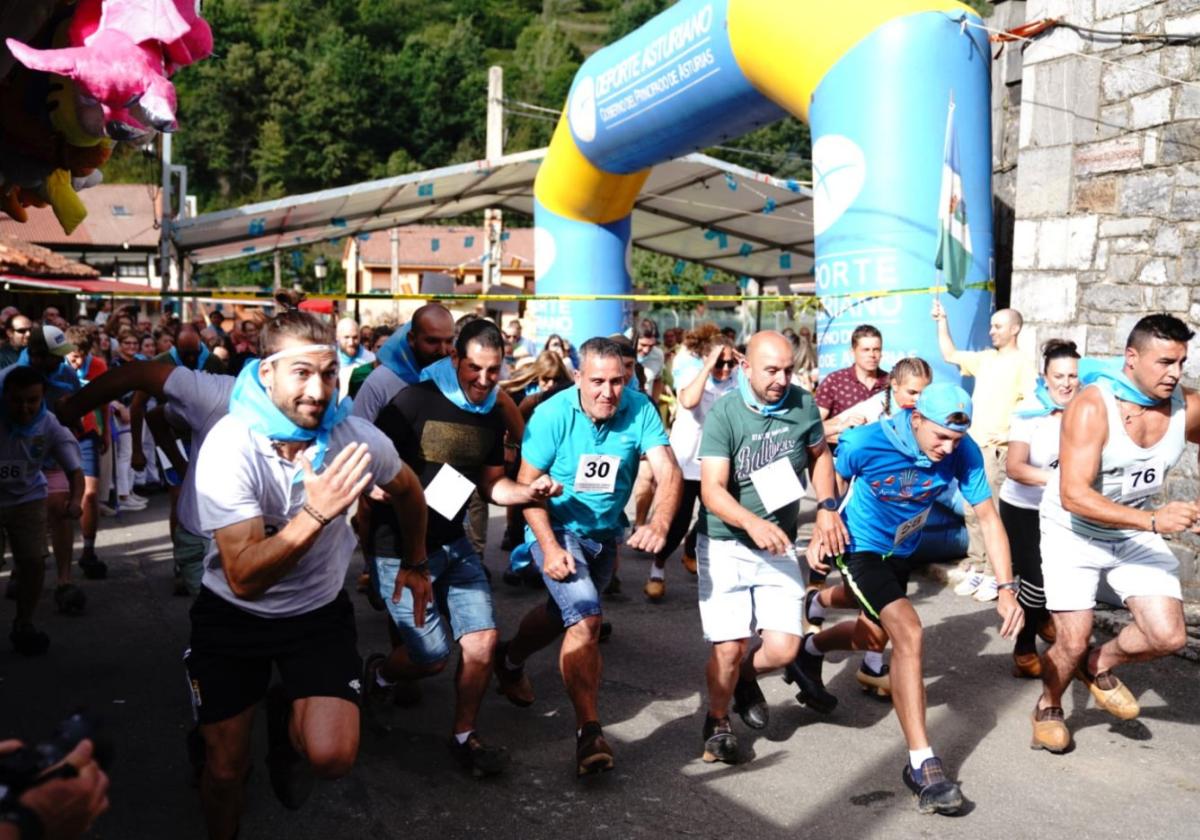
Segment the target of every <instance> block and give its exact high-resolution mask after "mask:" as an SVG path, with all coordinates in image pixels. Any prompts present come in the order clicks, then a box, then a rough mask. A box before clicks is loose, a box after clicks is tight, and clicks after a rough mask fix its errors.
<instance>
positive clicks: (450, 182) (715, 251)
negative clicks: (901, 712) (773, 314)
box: [171, 149, 813, 294]
mask: <svg viewBox="0 0 1200 840" xmlns="http://www.w3.org/2000/svg"><path fill="white" fill-rule="evenodd" d="M545 154H546V150H545V149H534V150H530V151H527V152H520V153H517V154H512V155H506V156H504V157H502V158H500V159H498V160H493V161H487V160H482V161H475V162H473V163H464V164H458V165H455V166H447V167H443V168H441V169H431V170H427V171H424V172H414V173H411V174H408V175H399V176H396V177H393V178H384V179H381V180H377V181H368V182H365V183H361V184H354V185H352V186H348V187H337V188H335V189H329V190H322V191H320V192H315V193H308V194H306V195H296V196H289V197H287V198H282V199H278V200H275V201H265V202H260V203H258V204H248V205H245V206H242V207H236V208H233V209H230V210H222V211H219V212H216V213H206V214H204V215H201V216H196V217H193V218H189V219H183V220H179V221H176V222H174V223H172V225H171V237H172V240H173V242H174V245H175V248H176V250H177V252H178V254H179V256H180V258H181V259H184V260H188V261H190V262H191V263H192V264H193V265H207V264H212V263H218V262H223V261H225V260H232V259H239V258H243V257H248V256H251V255H254V254H259V255H262V254H270V253H271V252H274V251H280V250H284V249H288V250H290V249H294V248H296V247H298V246H302V245H307V244H311V243H314V242H320V241H323V240H330V239H337V238H339V237H343V236H355V235H358V234H363V233H370V232H373V231H378V230H386V229H389V228H393V227H398V226H402V225H408V224H417V223H428V222H431V221H436V220H439V219H450V218H455V217H459V216H462V215H465V214H468V213H473V212H477V211H482V210H484V209H486V208H489V207H496V208H501V209H505V210H512V211H516V212H519V213H523V214H525V215H528V216H532V215H533V182H534V178H535V177H536V176H537V170H538V167H539V166H540V165H541V162H542V159H543V158H544V157H545ZM633 241H634V244H635V245H637V246H639V247H641V248H645V249H647V250H650V251H655V252H658V253H661V254H666V255H668V256H672V257H676V258H678V259H683V260H688V261H691V262H695V263H698V264H700V265H703V266H707V267H709V268H714V269H718V270H720V271H725V272H728V273H730V274H732V275H734V276H745V277H750V278H753V279H754V280H757V281H759V282H760V283H762V284H763V285H764V286H766V287H774V288H776V289H778V290H779V291H781V292H783V293H785V294H786V293H811V292H812V282H811V279H812V267H813V226H812V192H811V190H809V189H808V188H806V187H804V186H802V185H800V184H799V183H797V182H795V181H783V180H780V179H778V178H773V177H771V176H769V175H764V174H762V173H759V172H754V171H752V170H749V169H744V168H742V167H740V166H734V165H733V164H730V163H725V162H724V161H720V160H717V159H715V158H711V157H708V156H707V155H701V154H692V155H688V156H687V157H682V158H678V159H676V160H672V161H669V162H667V163H664V164H660V165H659V166H656V167H655V168H654V170H653V171H652V172H651V173H650V177H649V179H648V180H647V181H646V184H645V186H644V187H643V189H642V192H641V195H640V196H639V197H638V200H637V203H636V205H635V208H634V211H633Z"/></svg>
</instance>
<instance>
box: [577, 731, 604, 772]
mask: <svg viewBox="0 0 1200 840" xmlns="http://www.w3.org/2000/svg"><path fill="white" fill-rule="evenodd" d="M611 769H613V751H612V747H610V746H609V745H608V741H606V740H605V739H604V731H603V730H602V729H601V728H600V722H599V721H596V720H589V721H588V722H587V723H585V724H584V725H583V727H582V728H581V729H580V730H579V737H578V738H577V739H576V742H575V772H576V775H578V776H591V775H595V774H596V773H605V772H607V771H609V770H611Z"/></svg>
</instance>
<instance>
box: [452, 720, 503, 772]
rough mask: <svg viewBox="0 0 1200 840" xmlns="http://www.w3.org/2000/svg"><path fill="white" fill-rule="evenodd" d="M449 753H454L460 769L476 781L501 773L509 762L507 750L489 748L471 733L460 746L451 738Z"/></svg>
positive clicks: (476, 734) (477, 736) (475, 733)
mask: <svg viewBox="0 0 1200 840" xmlns="http://www.w3.org/2000/svg"><path fill="white" fill-rule="evenodd" d="M450 751H451V752H452V753H454V757H455V758H457V759H458V763H459V764H460V765H461V766H462V768H463V769H464V770H466V771H468V772H470V774H471V775H472V776H474V777H475V778H476V779H482V778H483V777H484V776H496V775H499V774H500V773H503V772H504V768H505V767H507V766H508V762H509V756H508V750H506V749H504V747H489V746H488V745H487V744H485V743H483V740H482V739H480V737H479V733H478V732H472V733H471V734H470V735H468V736H467V740H466V741H464V742H463V743H461V744H460V743H458V739H457V738H455V737H454V736H451V737H450Z"/></svg>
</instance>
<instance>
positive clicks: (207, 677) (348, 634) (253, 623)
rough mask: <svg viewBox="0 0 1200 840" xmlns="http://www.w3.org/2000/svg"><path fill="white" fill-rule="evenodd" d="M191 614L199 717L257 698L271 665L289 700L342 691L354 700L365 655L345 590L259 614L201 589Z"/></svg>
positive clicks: (191, 668) (228, 713)
mask: <svg viewBox="0 0 1200 840" xmlns="http://www.w3.org/2000/svg"><path fill="white" fill-rule="evenodd" d="M191 617H192V637H191V648H190V649H189V650H188V652H187V654H186V655H185V657H184V664H185V665H186V666H187V672H188V681H189V683H190V684H191V689H192V708H193V710H194V711H195V713H196V719H197V720H198V721H199V722H200V723H203V724H209V723H219V722H221V721H223V720H228V719H229V718H231V717H234V716H235V715H238V714H240V713H241V712H243V711H245V710H246V709H248V708H250V707H251V706H254V705H256V704H257V703H258V702H259V701H261V700H262V699H263V697H265V696H266V694H267V686H268V685H269V684H270V681H271V666H272V665H275V666H276V667H277V668H278V669H279V676H280V678H281V680H282V682H283V691H284V695H285V696H286V697H287V699H288V700H299V699H301V698H304V697H340V698H341V699H343V700H348V701H350V702H351V703H355V704H357V703H358V701H359V696H360V694H361V691H360V686H359V680H360V677H361V674H362V659H361V658H359V655H358V631H357V629H356V628H355V625H354V607H353V606H352V605H351V603H350V598H349V597H348V596H347V595H346V593H345V592H340V593H338V596H337V597H336V598H334V599H333V600H332V601H330V602H329V603H328V604H326V605H325V606H323V607H318V608H317V609H315V610H312V611H311V612H306V613H302V614H301V615H296V616H289V617H286V618H264V617H262V616H258V615H254V614H253V613H248V612H246V611H245V610H242V609H238V607H236V606H234V605H233V604H231V603H229V602H228V601H226V600H225V599H224V598H221V597H219V596H217V595H214V594H213V593H212V592H211V591H210V590H208V589H201V590H200V594H199V595H198V596H197V597H196V602H195V603H194V604H193V605H192V610H191Z"/></svg>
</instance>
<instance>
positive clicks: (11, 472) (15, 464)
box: [0, 461, 28, 483]
mask: <svg viewBox="0 0 1200 840" xmlns="http://www.w3.org/2000/svg"><path fill="white" fill-rule="evenodd" d="M27 463H28V462H27V461H0V482H3V483H9V482H14V481H24V480H25V466H26V464H27Z"/></svg>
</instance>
